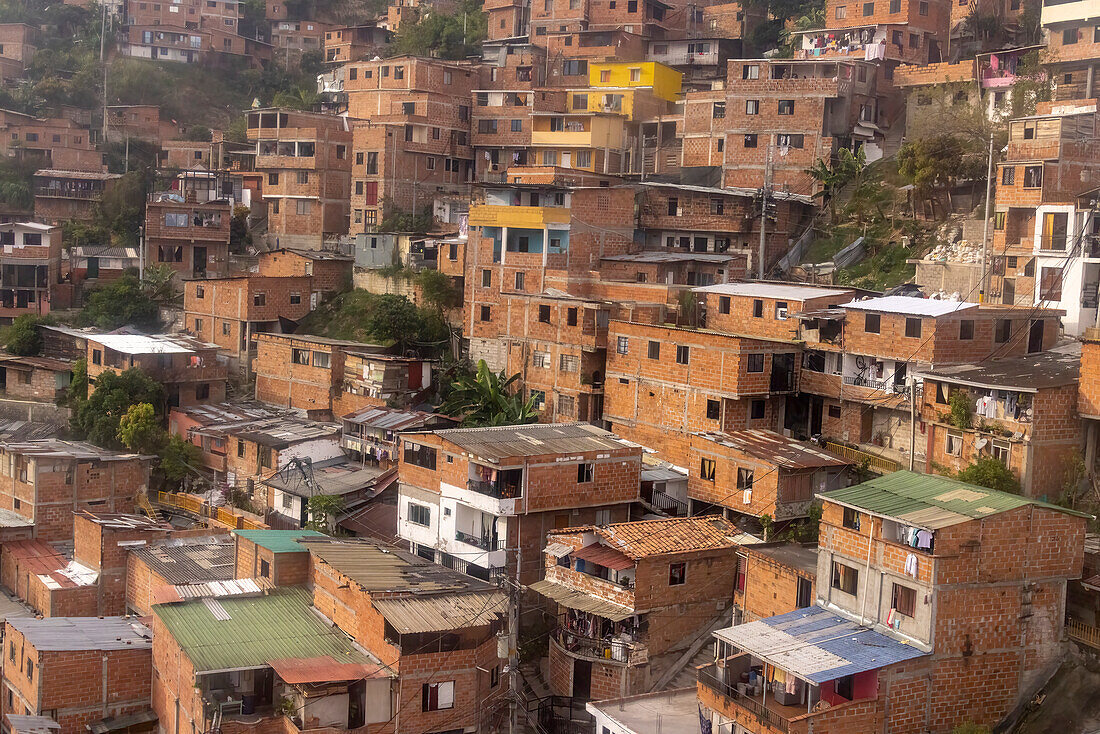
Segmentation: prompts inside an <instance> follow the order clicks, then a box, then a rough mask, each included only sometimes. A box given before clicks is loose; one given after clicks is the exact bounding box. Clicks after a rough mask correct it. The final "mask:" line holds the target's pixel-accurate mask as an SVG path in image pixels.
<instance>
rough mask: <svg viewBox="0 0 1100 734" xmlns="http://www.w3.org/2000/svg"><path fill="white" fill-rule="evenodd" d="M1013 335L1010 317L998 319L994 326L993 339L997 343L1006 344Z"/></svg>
mask: <svg viewBox="0 0 1100 734" xmlns="http://www.w3.org/2000/svg"><path fill="white" fill-rule="evenodd" d="M1011 335H1012V322H1011V321H1010V320H1008V319H997V322H996V324H995V325H994V327H993V341H995V342H996V343H997V344H1004V343H1005V342H1007V341H1008V338H1009V336H1011Z"/></svg>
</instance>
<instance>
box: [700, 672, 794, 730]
mask: <svg viewBox="0 0 1100 734" xmlns="http://www.w3.org/2000/svg"><path fill="white" fill-rule="evenodd" d="M716 670H717V666H716V665H715V664H714V663H711V664H710V665H707V666H705V667H702V668H699V683H700V684H702V685H703V686H704V687H705V688H708V689H710V690H711V691H713V692H714V693H715V694H717V695H719V696H721V697H722V698H725V699H726V700H727V701H729V702H730V703H733V704H735V705H737V706H740V707H741V708H743V709H745V710H746V711H748V712H749V713H751V714H752V715H753V716H755V717H756V718H757V720H758V721H759V722H760V723H762V724H766V725H767V726H770V727H772V728H775V729H778V730H779V731H783V732H789V731H790V730H791V722H790V719H788V718H787V717H785V716H783V715H782V714H778V713H776V712H775V711H772V710H771V709H769V708H768V707H767V706H765V705H764V703H763V702H762V701H757V700H756V699H755V698H752V697H751V696H748V695H745V694H743V693H741V692H740V691H738V690H737V688H736V686H734V685H733V684H730V683H725V682H723V681H721V680H719V678H718V676H717V675H715V672H716Z"/></svg>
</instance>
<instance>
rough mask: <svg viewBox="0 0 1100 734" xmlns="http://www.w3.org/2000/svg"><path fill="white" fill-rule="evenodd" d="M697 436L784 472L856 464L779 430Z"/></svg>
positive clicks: (699, 434) (702, 434)
mask: <svg viewBox="0 0 1100 734" xmlns="http://www.w3.org/2000/svg"><path fill="white" fill-rule="evenodd" d="M695 435H696V436H701V437H703V438H705V439H707V440H709V441H714V442H715V443H718V444H721V445H722V446H728V447H729V448H732V449H736V450H738V451H742V452H744V453H746V454H749V455H751V456H755V457H756V458H758V459H762V460H764V461H767V462H769V463H772V464H775V465H776V466H779V467H781V468H784V469H815V468H818V467H824V466H847V465H849V464H851V463H852V462H851V461H849V460H847V459H844V458H841V457H840V456H837V455H836V454H834V453H832V452H831V451H826V450H825V449H820V448H817V447H816V446H814V445H813V444H810V443H804V442H802V441H796V440H794V439H793V438H787V437H786V436H784V435H782V434H780V433H776V432H775V431H765V430H761V429H755V428H753V429H748V430H744V431H732V432H730V433H723V432H721V431H707V432H705V433H697V434H695Z"/></svg>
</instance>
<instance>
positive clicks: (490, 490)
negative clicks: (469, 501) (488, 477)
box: [466, 479, 520, 500]
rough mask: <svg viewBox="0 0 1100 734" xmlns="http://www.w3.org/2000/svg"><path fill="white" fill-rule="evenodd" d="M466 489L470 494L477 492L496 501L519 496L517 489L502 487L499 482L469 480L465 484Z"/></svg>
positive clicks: (518, 489)
mask: <svg viewBox="0 0 1100 734" xmlns="http://www.w3.org/2000/svg"><path fill="white" fill-rule="evenodd" d="M466 488H467V489H469V490H470V491H471V492H477V493H478V494H483V495H486V496H488V497H492V498H494V499H498V500H510V499H515V498H517V497H519V496H520V488H519V487H511V486H507V485H503V486H502V485H501V483H500V482H486V481H484V480H482V479H470V480H469V481H467V482H466Z"/></svg>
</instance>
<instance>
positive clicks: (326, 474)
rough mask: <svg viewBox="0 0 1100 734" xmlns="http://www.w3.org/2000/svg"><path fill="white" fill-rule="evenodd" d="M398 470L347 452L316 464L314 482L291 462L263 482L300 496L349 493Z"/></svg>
mask: <svg viewBox="0 0 1100 734" xmlns="http://www.w3.org/2000/svg"><path fill="white" fill-rule="evenodd" d="M396 473H397V469H396V468H393V469H380V468H378V467H376V466H369V465H368V466H364V465H361V464H357V463H355V462H353V461H352V460H351V459H348V458H347V457H345V456H337V457H333V458H332V459H326V460H325V461H318V462H315V463H314V464H313V472H312V480H313V482H314V486H311V485H310V484H309V483H308V482H307V481H306V477H305V476H304V475H303V474H302V472H301V471H300V470H299V469H298V468H297V467H294V466H290V465H288V466H286V467H284V468H283V469H280V470H279V471H278V472H276V473H275V474H272V475H271V476H270V477H268V478H267V479H264V480H263V481H262V482H261V484H263V485H266V486H268V487H274V488H275V489H278V490H281V491H283V492H287V493H289V494H293V495H295V496H298V497H307V498H308V497H312V496H313V495H314V494H326V495H345V494H348V493H350V492H356V491H359V490H361V489H366V488H369V487H373V486H374V484H375V482H377V481H378V479H379V478H380V477H382V476H383V475H386V474H396Z"/></svg>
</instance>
